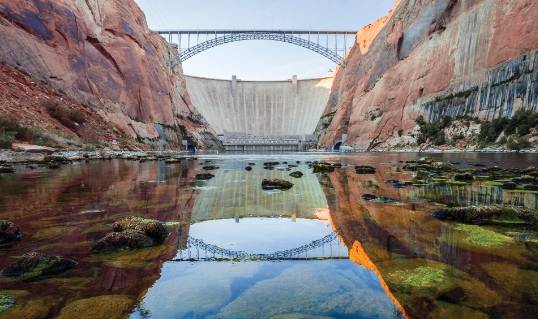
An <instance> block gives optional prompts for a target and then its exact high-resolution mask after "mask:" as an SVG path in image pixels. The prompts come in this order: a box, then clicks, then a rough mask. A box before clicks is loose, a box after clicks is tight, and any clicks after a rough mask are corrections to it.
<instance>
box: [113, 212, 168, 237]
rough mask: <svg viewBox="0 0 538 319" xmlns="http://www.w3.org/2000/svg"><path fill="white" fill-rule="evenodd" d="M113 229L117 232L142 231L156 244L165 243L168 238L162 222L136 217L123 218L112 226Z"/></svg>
mask: <svg viewBox="0 0 538 319" xmlns="http://www.w3.org/2000/svg"><path fill="white" fill-rule="evenodd" d="M112 228H113V229H114V231H115V232H122V231H125V230H136V231H140V232H143V233H144V234H146V235H147V236H149V237H151V238H152V239H153V240H155V241H156V242H163V241H164V239H165V238H166V236H168V231H167V230H166V227H165V226H164V225H163V223H161V222H160V221H158V220H154V219H147V218H142V217H136V216H129V217H125V218H122V219H120V220H118V221H116V222H115V223H114V224H113V225H112Z"/></svg>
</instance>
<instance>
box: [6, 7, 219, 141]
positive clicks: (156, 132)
mask: <svg viewBox="0 0 538 319" xmlns="http://www.w3.org/2000/svg"><path fill="white" fill-rule="evenodd" d="M0 39H1V41H0V63H3V64H7V65H9V66H12V67H15V68H17V69H19V70H21V71H23V72H25V73H28V74H29V75H30V76H31V77H32V78H34V79H36V80H38V81H40V82H43V83H45V84H47V85H50V86H51V87H53V88H55V89H57V90H59V91H60V92H62V93H65V95H66V96H68V97H70V98H74V99H75V100H77V101H79V102H80V103H82V104H84V105H85V106H87V108H88V109H90V110H92V111H94V112H96V113H98V114H99V115H100V116H101V117H102V118H103V120H104V121H106V122H107V123H109V124H110V126H111V127H113V128H115V131H116V132H120V133H118V134H121V135H125V136H126V137H127V138H131V139H133V140H134V139H138V140H143V141H144V142H146V143H152V144H159V145H161V146H162V145H165V146H177V145H180V144H181V140H182V139H188V140H190V141H191V142H192V143H194V144H197V145H198V146H199V147H210V146H217V145H218V141H217V140H216V138H215V136H214V132H213V131H212V130H211V129H210V128H209V127H208V125H207V124H206V122H205V120H204V119H203V117H202V116H201V115H200V114H199V113H198V112H197V111H196V109H194V107H193V105H192V103H191V101H190V98H189V95H188V93H187V90H186V86H185V80H184V78H183V73H182V69H181V65H176V66H173V65H174V63H173V62H174V57H175V55H176V54H177V52H176V50H175V49H174V48H172V47H170V46H168V45H167V43H166V41H165V40H164V39H163V38H161V37H160V36H159V35H158V34H156V33H154V32H151V31H150V30H149V29H148V26H147V23H146V19H145V16H144V14H143V12H142V11H141V10H140V8H139V7H138V6H137V5H136V3H135V1H134V0H28V1H13V0H0Z"/></svg>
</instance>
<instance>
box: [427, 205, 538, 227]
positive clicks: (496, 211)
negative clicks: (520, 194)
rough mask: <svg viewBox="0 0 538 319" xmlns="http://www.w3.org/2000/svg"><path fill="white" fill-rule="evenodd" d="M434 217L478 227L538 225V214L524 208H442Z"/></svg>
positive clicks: (434, 213) (435, 212) (433, 214)
mask: <svg viewBox="0 0 538 319" xmlns="http://www.w3.org/2000/svg"><path fill="white" fill-rule="evenodd" d="M432 216H433V217H435V218H437V219H441V220H453V221H458V222H463V223H468V224H477V225H480V224H489V223H503V222H518V223H522V222H523V223H527V224H537V223H538V213H537V212H535V211H531V210H529V209H526V208H523V207H501V206H481V207H477V206H468V207H453V208H442V209H438V210H436V211H434V212H433V213H432Z"/></svg>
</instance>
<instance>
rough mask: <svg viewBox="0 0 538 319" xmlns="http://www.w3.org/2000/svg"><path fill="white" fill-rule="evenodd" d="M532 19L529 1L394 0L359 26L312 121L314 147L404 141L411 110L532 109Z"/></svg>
mask: <svg viewBox="0 0 538 319" xmlns="http://www.w3.org/2000/svg"><path fill="white" fill-rule="evenodd" d="M536 17H538V2H536V1H535V0H400V1H398V0H397V1H396V3H395V8H394V10H392V11H391V12H389V14H388V16H386V17H384V18H382V19H380V20H378V21H376V22H375V23H373V24H371V25H369V26H366V27H365V28H364V29H363V30H361V31H360V32H359V33H358V34H357V43H356V44H355V46H354V48H353V49H352V51H351V52H350V53H349V55H348V56H347V59H346V65H345V67H343V68H340V69H339V70H338V72H337V76H336V79H335V83H334V86H333V89H332V94H331V97H330V100H329V103H328V105H327V108H326V110H325V113H324V115H323V117H322V118H321V120H320V122H319V124H318V127H317V129H316V134H317V136H318V137H319V143H320V145H321V146H325V147H333V146H334V145H335V144H336V143H338V142H343V143H344V144H347V145H350V146H353V147H355V149H362V150H366V149H368V150H371V149H375V148H377V147H380V148H385V149H386V148H387V147H390V146H396V145H401V144H405V143H406V142H405V141H406V138H407V141H409V140H410V139H409V137H412V136H413V135H414V134H413V131H416V129H417V125H416V122H415V120H416V119H417V117H418V116H419V115H422V116H423V118H425V119H426V120H429V121H435V120H438V119H439V118H441V117H444V116H451V117H459V116H464V115H467V116H473V117H479V118H480V119H482V120H491V119H494V118H497V117H499V116H511V115H512V114H514V113H515V112H516V111H517V110H519V109H526V110H531V111H537V105H538V67H537V65H538V53H537V49H538V32H537V30H538V24H537V22H536ZM411 140H412V139H411Z"/></svg>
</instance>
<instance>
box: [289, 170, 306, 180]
mask: <svg viewBox="0 0 538 319" xmlns="http://www.w3.org/2000/svg"><path fill="white" fill-rule="evenodd" d="M290 176H291V177H294V178H301V177H303V172H301V171H295V172H291V173H290Z"/></svg>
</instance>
